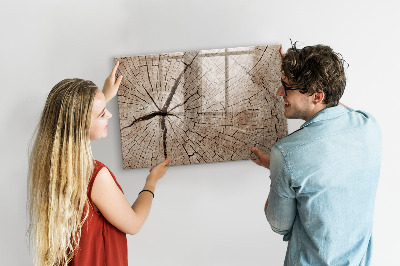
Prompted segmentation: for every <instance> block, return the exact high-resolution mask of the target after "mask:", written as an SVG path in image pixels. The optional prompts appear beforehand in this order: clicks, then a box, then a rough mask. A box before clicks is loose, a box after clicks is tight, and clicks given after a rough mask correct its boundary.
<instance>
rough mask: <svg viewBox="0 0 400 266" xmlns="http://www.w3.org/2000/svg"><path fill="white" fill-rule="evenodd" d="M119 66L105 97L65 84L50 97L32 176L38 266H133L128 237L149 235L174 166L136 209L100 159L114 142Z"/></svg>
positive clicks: (84, 85) (151, 179) (154, 177)
mask: <svg viewBox="0 0 400 266" xmlns="http://www.w3.org/2000/svg"><path fill="white" fill-rule="evenodd" d="M118 65H119V63H118V62H117V63H116V65H115V66H114V68H113V70H112V72H111V74H110V76H109V77H108V78H107V79H106V81H105V84H104V88H103V91H100V90H99V89H98V88H97V87H96V85H95V84H94V83H93V82H91V81H86V80H81V79H65V80H63V81H61V82H59V83H58V84H57V85H56V86H54V88H53V89H52V90H51V92H50V93H49V95H48V97H47V101H46V104H45V107H44V110H43V113H42V116H41V119H40V122H39V126H38V129H37V132H36V139H35V142H34V145H33V148H32V151H31V154H30V162H29V175H28V194H29V195H28V201H29V204H28V205H29V215H30V228H29V231H30V233H31V234H32V240H33V245H34V250H35V254H34V260H35V265H127V264H128V259H127V241H126V234H136V233H137V232H139V230H140V229H141V227H142V225H143V223H144V222H145V220H146V218H147V216H148V214H149V211H150V207H151V203H152V200H153V197H154V190H155V187H156V184H157V181H158V180H159V179H160V178H161V177H162V176H163V175H164V174H165V172H166V171H167V169H168V166H167V164H168V163H169V162H170V159H169V158H168V159H166V160H165V161H164V162H162V163H160V164H159V165H157V166H155V167H154V168H152V169H151V170H150V174H149V176H148V177H147V179H146V184H145V186H144V188H143V190H142V191H141V192H140V193H139V195H138V198H137V199H136V201H135V202H134V203H133V205H132V206H130V204H129V202H128V201H127V199H126V198H125V196H124V194H123V192H122V189H121V187H120V186H119V184H118V183H117V181H116V179H115V177H114V175H113V174H112V173H111V171H110V170H109V169H108V168H107V167H106V166H104V165H103V164H102V163H101V162H98V161H96V160H93V158H92V154H91V148H90V142H91V141H92V140H96V139H100V138H104V137H106V136H107V122H108V120H109V119H110V118H111V116H112V115H111V113H110V112H109V111H108V110H107V109H106V102H108V101H109V100H110V99H111V98H113V97H114V96H115V95H116V93H117V90H118V88H119V85H120V83H121V80H122V76H120V77H118V79H117V80H115V73H116V71H117V68H118ZM142 192H143V193H142Z"/></svg>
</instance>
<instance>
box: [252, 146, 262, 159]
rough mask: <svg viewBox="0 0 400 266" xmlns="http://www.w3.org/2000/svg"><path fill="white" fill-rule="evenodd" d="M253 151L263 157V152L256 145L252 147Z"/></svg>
mask: <svg viewBox="0 0 400 266" xmlns="http://www.w3.org/2000/svg"><path fill="white" fill-rule="evenodd" d="M251 152H252V153H254V154H255V155H256V156H258V157H261V155H262V152H261V151H260V150H259V149H257V148H256V147H253V148H251Z"/></svg>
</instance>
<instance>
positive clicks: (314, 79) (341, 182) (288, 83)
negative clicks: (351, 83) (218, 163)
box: [252, 44, 381, 266]
mask: <svg viewBox="0 0 400 266" xmlns="http://www.w3.org/2000/svg"><path fill="white" fill-rule="evenodd" d="M281 53H282V52H281ZM343 62H344V60H343V59H342V58H341V56H340V55H339V54H337V53H335V52H334V51H333V50H332V49H331V48H330V47H328V46H323V45H316V46H308V47H304V48H303V49H298V48H296V44H294V45H293V46H292V48H290V49H288V52H287V53H286V54H283V53H282V86H281V87H280V88H279V89H278V92H277V94H278V95H279V96H281V97H282V98H283V102H284V105H285V113H284V114H285V117H286V118H294V119H303V120H305V121H306V122H305V123H304V124H303V125H302V126H301V127H300V129H299V130H297V131H295V132H293V133H291V134H289V135H288V136H287V137H285V138H284V139H282V140H280V141H279V142H277V143H276V144H275V145H274V146H273V147H272V149H271V154H270V155H268V154H263V153H261V152H260V151H259V150H258V149H257V148H255V147H253V148H252V152H253V153H254V154H255V155H257V156H258V157H259V158H258V159H256V160H254V161H255V162H256V163H257V164H259V165H261V166H264V167H267V168H269V169H270V178H271V187H270V192H269V195H268V200H267V202H266V205H265V213H266V216H267V220H268V222H269V223H270V225H271V228H272V230H273V231H275V232H276V233H278V234H282V235H284V237H283V240H284V241H289V243H288V248H287V252H286V258H285V263H284V265H335V266H337V265H370V264H371V249H372V220H373V210H374V202H375V193H376V188H377V185H378V179H379V171H380V162H381V133H380V129H379V126H378V123H377V122H376V120H375V119H374V118H373V117H372V116H371V115H370V114H368V113H365V112H361V111H355V110H352V109H351V108H347V107H345V106H343V105H341V104H339V99H340V98H341V96H342V95H343V92H344V89H345V85H346V77H345V73H344V67H343ZM360 93H362V91H360Z"/></svg>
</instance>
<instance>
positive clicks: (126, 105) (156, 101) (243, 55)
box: [115, 45, 287, 168]
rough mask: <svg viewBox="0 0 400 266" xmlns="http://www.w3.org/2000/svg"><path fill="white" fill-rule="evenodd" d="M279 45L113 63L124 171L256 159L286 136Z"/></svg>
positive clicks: (144, 56)
mask: <svg viewBox="0 0 400 266" xmlns="http://www.w3.org/2000/svg"><path fill="white" fill-rule="evenodd" d="M279 49H280V45H269V46H254V47H240V48H226V49H213V50H200V51H191V52H179V53H168V54H157V55H156V54H152V55H142V56H132V57H119V58H115V60H118V61H119V62H120V66H119V68H118V72H117V74H118V75H123V80H122V83H121V86H120V89H119V91H118V108H119V118H120V130H121V143H122V158H123V166H124V168H142V167H151V166H154V165H156V164H157V163H159V162H161V161H162V160H164V159H165V158H167V157H171V158H172V161H171V163H170V164H171V165H178V164H195V163H209V162H221V161H233V160H247V159H250V155H251V152H250V149H251V147H253V146H256V147H258V148H259V149H260V150H261V151H263V152H269V151H270V149H271V147H272V146H273V144H274V143H275V142H276V141H278V140H280V139H281V138H283V137H284V136H286V135H287V122H286V119H285V117H284V116H283V111H284V109H283V103H282V100H281V99H279V98H280V97H278V96H277V95H276V91H277V89H278V88H279V86H280V79H281V72H280V70H281V56H280V53H279Z"/></svg>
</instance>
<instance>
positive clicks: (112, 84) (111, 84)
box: [103, 61, 122, 103]
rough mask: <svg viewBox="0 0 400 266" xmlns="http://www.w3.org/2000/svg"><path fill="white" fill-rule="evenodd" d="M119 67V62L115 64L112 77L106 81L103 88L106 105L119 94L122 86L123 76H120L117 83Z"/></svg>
mask: <svg viewBox="0 0 400 266" xmlns="http://www.w3.org/2000/svg"><path fill="white" fill-rule="evenodd" d="M118 66H119V61H117V62H116V63H115V66H114V68H113V70H112V71H111V74H110V76H108V78H107V79H106V81H105V82H104V86H103V94H104V97H105V98H106V103H107V102H108V101H109V100H111V99H112V98H113V97H114V96H115V95H116V94H117V92H118V88H119V85H120V84H121V80H122V76H119V77H118V79H117V81H115V74H116V72H117V69H118Z"/></svg>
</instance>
